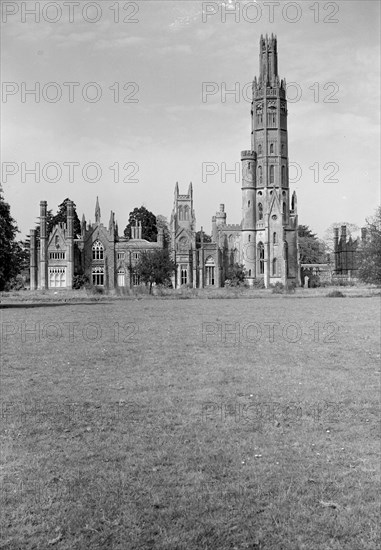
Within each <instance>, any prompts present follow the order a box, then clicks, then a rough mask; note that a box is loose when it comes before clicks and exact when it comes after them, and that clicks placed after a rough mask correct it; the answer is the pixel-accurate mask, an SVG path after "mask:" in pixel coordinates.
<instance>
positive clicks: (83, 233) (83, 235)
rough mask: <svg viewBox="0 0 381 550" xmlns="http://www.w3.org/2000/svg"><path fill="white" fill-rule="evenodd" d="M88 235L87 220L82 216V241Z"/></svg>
mask: <svg viewBox="0 0 381 550" xmlns="http://www.w3.org/2000/svg"><path fill="white" fill-rule="evenodd" d="M85 233H86V219H85V214H82V221H81V237H82V239H83V238H84V237H85Z"/></svg>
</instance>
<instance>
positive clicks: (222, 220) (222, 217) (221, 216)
mask: <svg viewBox="0 0 381 550" xmlns="http://www.w3.org/2000/svg"><path fill="white" fill-rule="evenodd" d="M216 225H217V227H220V226H222V225H226V212H225V205H224V204H220V210H219V212H216Z"/></svg>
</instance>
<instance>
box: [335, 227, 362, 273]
mask: <svg viewBox="0 0 381 550" xmlns="http://www.w3.org/2000/svg"><path fill="white" fill-rule="evenodd" d="M333 231H334V234H333V255H334V262H335V275H339V276H340V275H345V276H354V277H355V276H356V272H357V270H358V267H359V265H358V264H359V250H358V248H359V244H360V240H359V239H356V240H352V237H349V239H348V240H347V227H346V226H345V225H342V226H341V234H340V236H339V228H338V227H336V228H335V229H334V230H333ZM365 231H366V230H365V229H362V230H361V234H362V238H365Z"/></svg>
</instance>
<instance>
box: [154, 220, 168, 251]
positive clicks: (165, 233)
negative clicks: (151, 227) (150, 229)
mask: <svg viewBox="0 0 381 550" xmlns="http://www.w3.org/2000/svg"><path fill="white" fill-rule="evenodd" d="M156 226H157V228H158V229H159V228H161V229H162V230H163V242H164V248H169V245H170V243H171V234H170V232H169V226H168V220H167V218H166V217H165V216H162V215H161V214H159V215H158V216H156Z"/></svg>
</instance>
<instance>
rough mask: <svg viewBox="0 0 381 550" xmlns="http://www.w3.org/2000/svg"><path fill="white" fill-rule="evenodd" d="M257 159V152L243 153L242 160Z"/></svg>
mask: <svg viewBox="0 0 381 550" xmlns="http://www.w3.org/2000/svg"><path fill="white" fill-rule="evenodd" d="M256 158H257V153H256V152H255V151H250V150H246V151H241V160H255V159H256Z"/></svg>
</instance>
